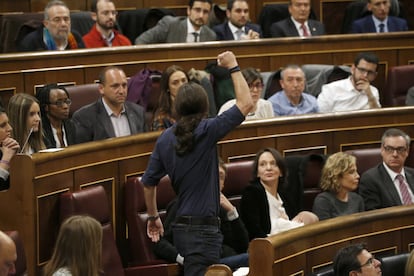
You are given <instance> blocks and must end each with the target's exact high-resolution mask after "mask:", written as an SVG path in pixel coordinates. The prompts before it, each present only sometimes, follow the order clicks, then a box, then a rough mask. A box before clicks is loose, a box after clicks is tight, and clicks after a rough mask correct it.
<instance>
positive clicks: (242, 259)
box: [220, 253, 249, 270]
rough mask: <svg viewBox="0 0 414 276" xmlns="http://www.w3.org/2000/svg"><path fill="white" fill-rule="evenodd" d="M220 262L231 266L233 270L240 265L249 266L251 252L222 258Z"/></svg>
mask: <svg viewBox="0 0 414 276" xmlns="http://www.w3.org/2000/svg"><path fill="white" fill-rule="evenodd" d="M220 263H221V264H225V265H228V266H229V267H230V268H231V270H236V269H238V268H239V267H248V266H249V254H247V253H243V254H238V255H234V256H229V257H225V258H221V259H220Z"/></svg>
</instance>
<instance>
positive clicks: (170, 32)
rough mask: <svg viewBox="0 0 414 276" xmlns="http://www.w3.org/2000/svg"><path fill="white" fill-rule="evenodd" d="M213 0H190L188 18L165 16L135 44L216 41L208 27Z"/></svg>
mask: <svg viewBox="0 0 414 276" xmlns="http://www.w3.org/2000/svg"><path fill="white" fill-rule="evenodd" d="M212 5H213V3H212V0H190V2H189V4H188V7H187V17H173V16H169V15H167V16H164V17H163V18H162V19H161V20H160V21H158V23H157V25H155V26H154V27H153V28H151V29H149V30H147V31H146V32H144V33H142V34H141V35H139V36H138V37H137V38H136V39H135V44H153V43H180V42H203V41H212V40H216V33H215V32H214V31H213V30H211V29H210V28H209V27H208V26H207V23H208V18H209V14H210V11H211V7H212Z"/></svg>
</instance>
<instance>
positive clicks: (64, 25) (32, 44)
mask: <svg viewBox="0 0 414 276" xmlns="http://www.w3.org/2000/svg"><path fill="white" fill-rule="evenodd" d="M78 48H85V46H84V44H83V41H82V37H81V36H80V34H78V33H77V32H75V31H71V24H70V12H69V8H68V7H67V6H66V4H65V3H64V2H62V1H60V0H52V1H50V2H49V3H48V4H47V5H46V8H45V11H44V20H43V26H41V27H40V28H39V29H37V30H36V31H33V32H31V33H29V34H28V35H26V36H25V37H24V38H23V40H22V41H21V42H20V45H19V46H18V49H19V50H20V51H42V50H68V49H78Z"/></svg>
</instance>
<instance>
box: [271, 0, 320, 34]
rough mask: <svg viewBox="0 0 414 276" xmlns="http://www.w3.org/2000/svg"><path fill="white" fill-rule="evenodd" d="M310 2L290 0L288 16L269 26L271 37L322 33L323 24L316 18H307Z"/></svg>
mask: <svg viewBox="0 0 414 276" xmlns="http://www.w3.org/2000/svg"><path fill="white" fill-rule="evenodd" d="M310 2H311V1H310V0H290V1H289V6H288V9H289V13H290V17H288V18H286V19H284V20H281V21H279V22H275V23H273V24H272V26H270V34H271V37H290V36H300V37H308V36H316V35H324V34H325V27H324V25H323V24H322V23H321V22H319V21H317V20H312V19H309V15H310V11H311V3H310Z"/></svg>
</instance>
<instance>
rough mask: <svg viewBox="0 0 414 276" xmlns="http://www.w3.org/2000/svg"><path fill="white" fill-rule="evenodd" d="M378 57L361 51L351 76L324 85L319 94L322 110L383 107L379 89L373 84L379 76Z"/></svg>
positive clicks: (320, 108) (334, 110) (352, 68)
mask: <svg viewBox="0 0 414 276" xmlns="http://www.w3.org/2000/svg"><path fill="white" fill-rule="evenodd" d="M377 68H378V57H377V56H376V55H375V54H373V53H360V54H358V55H357V57H356V58H355V61H354V64H353V65H352V67H351V76H350V77H349V78H346V79H343V80H338V81H334V82H331V83H329V84H325V85H323V86H322V91H321V93H320V94H319V96H318V105H319V110H320V112H336V111H351V110H360V109H370V108H379V107H381V105H380V102H379V92H378V89H377V88H375V87H374V86H372V85H371V82H373V81H374V80H375V78H376V76H377Z"/></svg>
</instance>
